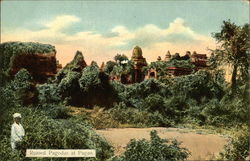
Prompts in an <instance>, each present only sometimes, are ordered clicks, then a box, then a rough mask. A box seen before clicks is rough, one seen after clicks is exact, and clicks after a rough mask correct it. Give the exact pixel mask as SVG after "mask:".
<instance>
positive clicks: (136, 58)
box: [131, 46, 147, 82]
mask: <svg viewBox="0 0 250 161" xmlns="http://www.w3.org/2000/svg"><path fill="white" fill-rule="evenodd" d="M131 60H132V62H133V63H134V71H133V82H141V81H143V80H144V74H143V73H142V71H141V69H142V67H143V66H146V65H147V62H146V59H145V58H143V56H142V50H141V48H140V47H139V46H136V47H135V48H134V49H133V53H132V58H131Z"/></svg>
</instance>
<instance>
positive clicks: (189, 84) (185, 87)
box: [172, 71, 224, 102]
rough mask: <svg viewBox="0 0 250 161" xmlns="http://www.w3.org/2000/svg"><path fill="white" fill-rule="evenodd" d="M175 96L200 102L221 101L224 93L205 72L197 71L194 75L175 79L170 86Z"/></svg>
mask: <svg viewBox="0 0 250 161" xmlns="http://www.w3.org/2000/svg"><path fill="white" fill-rule="evenodd" d="M172 92H173V94H175V95H182V96H184V97H189V98H192V99H195V100H197V101H198V102H202V98H206V99H211V98H218V99H221V98H222V96H223V94H224V92H223V88H222V87H221V86H219V85H218V84H217V83H216V82H215V81H214V80H213V79H212V77H211V74H210V73H209V72H207V71H198V72H196V73H195V74H191V75H187V76H181V77H177V78H175V80H174V84H173V86H172Z"/></svg>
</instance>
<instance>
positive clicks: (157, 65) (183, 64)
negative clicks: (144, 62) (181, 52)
mask: <svg viewBox="0 0 250 161" xmlns="http://www.w3.org/2000/svg"><path fill="white" fill-rule="evenodd" d="M167 67H179V68H188V69H194V67H195V66H194V65H193V64H192V63H191V61H190V60H189V59H188V60H177V59H171V60H170V61H156V62H151V63H150V65H148V66H146V67H144V68H143V71H144V74H146V71H148V70H149V69H150V68H152V69H155V70H156V71H157V78H158V79H161V78H162V77H166V76H167V70H166V68H167Z"/></svg>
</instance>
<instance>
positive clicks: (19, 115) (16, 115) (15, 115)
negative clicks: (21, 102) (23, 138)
mask: <svg viewBox="0 0 250 161" xmlns="http://www.w3.org/2000/svg"><path fill="white" fill-rule="evenodd" d="M13 117H14V118H17V117H20V118H22V116H21V114H20V113H14V114H13Z"/></svg>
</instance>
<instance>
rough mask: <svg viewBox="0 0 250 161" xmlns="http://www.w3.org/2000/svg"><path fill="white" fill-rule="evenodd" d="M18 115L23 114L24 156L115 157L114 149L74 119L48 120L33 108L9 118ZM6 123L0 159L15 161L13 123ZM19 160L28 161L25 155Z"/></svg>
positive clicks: (89, 128)
mask: <svg viewBox="0 0 250 161" xmlns="http://www.w3.org/2000/svg"><path fill="white" fill-rule="evenodd" d="M16 111H20V112H21V114H22V116H23V120H22V125H23V127H24V128H25V131H26V135H25V137H24V140H23V141H22V143H21V145H20V149H21V152H22V151H25V149H96V155H97V157H96V158H95V159H94V158H80V159H76V160H107V159H108V158H110V157H111V156H112V155H113V150H112V147H111V146H110V145H109V144H108V143H107V142H106V141H105V140H104V139H103V138H101V137H100V136H99V135H97V134H96V133H95V131H94V130H93V129H92V128H91V127H90V126H89V125H88V124H86V123H85V122H82V121H81V122H80V121H78V120H75V119H68V120H54V119H51V118H50V117H48V116H47V115H46V113H45V112H43V111H40V110H35V109H32V108H20V109H18V108H15V109H12V110H9V112H8V117H7V118H12V114H13V113H14V112H16ZM6 122H8V124H6V125H5V127H4V130H5V132H4V134H3V135H0V137H1V139H0V140H1V146H0V148H1V149H0V156H1V159H2V160H13V158H12V155H9V154H12V150H11V148H10V143H9V136H10V129H9V125H10V123H11V122H12V121H11V119H9V120H8V121H6ZM7 138H8V139H7ZM20 159H22V160H28V159H27V158H26V159H25V157H24V156H23V154H21V156H20ZM47 159H48V158H47ZM47 159H46V158H44V159H43V160H47ZM53 160H69V159H67V158H64V159H63V158H58V159H53Z"/></svg>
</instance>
